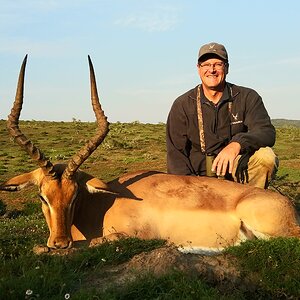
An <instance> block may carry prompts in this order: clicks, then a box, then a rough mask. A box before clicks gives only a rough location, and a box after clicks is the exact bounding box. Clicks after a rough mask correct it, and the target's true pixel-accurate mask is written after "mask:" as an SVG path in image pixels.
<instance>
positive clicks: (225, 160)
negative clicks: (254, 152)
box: [212, 142, 241, 176]
mask: <svg viewBox="0 0 300 300" xmlns="http://www.w3.org/2000/svg"><path fill="white" fill-rule="evenodd" d="M240 150H241V145H240V144H239V143H237V142H231V143H230V144H228V145H227V146H226V147H225V148H224V149H223V150H222V151H221V152H220V153H219V154H218V155H217V157H216V158H215V160H214V162H213V165H212V171H213V172H216V174H217V176H220V175H221V176H225V174H226V171H227V168H228V165H229V170H228V171H229V173H230V174H231V173H232V170H233V162H234V160H235V158H236V157H237V156H238V155H239V153H240Z"/></svg>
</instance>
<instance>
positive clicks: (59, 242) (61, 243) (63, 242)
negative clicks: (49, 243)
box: [53, 238, 72, 249]
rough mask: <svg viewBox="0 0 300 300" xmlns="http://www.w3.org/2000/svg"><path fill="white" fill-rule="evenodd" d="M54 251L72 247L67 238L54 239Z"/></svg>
mask: <svg viewBox="0 0 300 300" xmlns="http://www.w3.org/2000/svg"><path fill="white" fill-rule="evenodd" d="M53 246H54V248H55V249H67V248H71V247H72V241H71V240H70V239H68V238H56V239H55V240H54V241H53Z"/></svg>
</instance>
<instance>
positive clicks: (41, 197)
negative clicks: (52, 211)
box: [39, 195, 48, 205]
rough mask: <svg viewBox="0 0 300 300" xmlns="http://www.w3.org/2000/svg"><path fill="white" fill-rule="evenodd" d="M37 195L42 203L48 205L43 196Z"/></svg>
mask: <svg viewBox="0 0 300 300" xmlns="http://www.w3.org/2000/svg"><path fill="white" fill-rule="evenodd" d="M39 197H40V199H41V201H42V202H43V203H44V204H46V205H48V203H47V201H46V200H45V199H44V198H43V196H42V195H39Z"/></svg>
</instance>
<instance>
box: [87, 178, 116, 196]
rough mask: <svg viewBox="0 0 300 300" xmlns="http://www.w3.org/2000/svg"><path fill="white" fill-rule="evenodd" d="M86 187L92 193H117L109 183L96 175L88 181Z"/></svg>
mask: <svg viewBox="0 0 300 300" xmlns="http://www.w3.org/2000/svg"><path fill="white" fill-rule="evenodd" d="M86 187H87V189H88V191H89V192H90V193H109V194H116V193H114V192H112V191H111V190H110V189H109V187H108V185H107V184H106V183H105V182H104V181H102V180H101V179H98V178H95V177H93V178H92V179H90V180H88V181H87V182H86Z"/></svg>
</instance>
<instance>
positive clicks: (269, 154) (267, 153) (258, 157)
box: [249, 147, 279, 172]
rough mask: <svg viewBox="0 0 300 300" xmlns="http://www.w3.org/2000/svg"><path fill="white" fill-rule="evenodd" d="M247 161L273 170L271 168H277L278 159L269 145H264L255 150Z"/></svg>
mask: <svg viewBox="0 0 300 300" xmlns="http://www.w3.org/2000/svg"><path fill="white" fill-rule="evenodd" d="M249 163H250V164H252V163H253V164H254V165H257V164H258V165H261V166H262V167H265V168H267V169H269V170H270V171H271V172H273V170H277V168H278V165H279V160H278V157H277V156H276V155H275V153H274V151H273V150H272V149H271V148H270V147H264V148H260V149H258V150H257V151H255V153H254V154H253V155H252V156H251V158H250V161H249Z"/></svg>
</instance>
